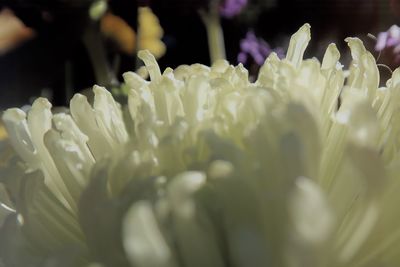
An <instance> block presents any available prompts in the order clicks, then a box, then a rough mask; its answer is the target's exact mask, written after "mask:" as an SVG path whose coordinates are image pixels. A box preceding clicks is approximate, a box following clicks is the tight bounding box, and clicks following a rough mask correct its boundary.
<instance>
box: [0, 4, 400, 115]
mask: <svg viewBox="0 0 400 267" xmlns="http://www.w3.org/2000/svg"><path fill="white" fill-rule="evenodd" d="M31 2H32V1H28V0H10V1H1V0H0V7H5V6H6V7H9V8H11V9H13V11H14V12H15V14H16V15H17V16H18V17H20V18H21V20H23V21H24V23H25V24H26V25H27V26H29V27H32V28H34V29H35V31H36V32H37V34H36V37H35V38H34V39H32V40H30V41H28V42H25V43H24V44H22V45H20V46H18V47H17V48H15V49H13V50H12V51H10V52H9V53H7V54H5V55H2V56H0V108H1V109H4V108H7V107H11V106H21V105H24V104H29V103H30V101H31V99H32V98H34V97H37V96H39V95H41V94H42V95H43V94H45V95H47V96H49V97H51V98H52V101H53V102H54V103H55V104H56V105H65V104H66V102H67V99H68V98H69V97H70V95H71V93H72V92H69V91H68V90H71V89H68V90H67V91H66V73H67V72H66V70H67V69H68V75H69V76H68V77H69V78H70V79H71V80H72V85H69V87H71V86H72V88H73V92H78V91H81V90H83V89H85V88H88V87H90V86H91V85H93V84H94V83H95V79H94V74H93V70H92V67H91V63H90V60H89V56H88V53H87V51H86V49H85V47H84V45H83V43H82V40H81V38H80V37H81V33H82V29H84V25H86V24H87V23H89V22H88V21H87V17H86V14H87V6H88V3H87V2H89V0H87V1H84V0H82V1H78V0H71V1H70V2H68V1H67V0H47V1H46V0H41V1H39V0H36V1H33V2H35V5H32V4H31ZM145 2H146V3H145V4H149V5H150V6H151V8H152V9H153V11H154V13H155V14H156V15H157V16H158V18H159V20H160V24H161V26H162V27H163V29H164V37H163V41H164V43H165V44H166V46H167V52H166V54H165V55H164V56H163V57H162V58H160V60H159V64H160V66H161V68H162V69H164V68H165V67H167V66H170V67H176V66H178V65H180V64H191V63H203V64H209V55H208V47H207V38H206V30H205V28H204V25H203V23H202V21H201V19H200V17H199V15H198V10H199V8H206V6H207V2H206V1H200V0H158V1H156V0H153V1H145ZM71 3H73V4H71ZM138 4H143V3H142V2H140V3H138V2H137V1H134V0H129V1H128V0H127V1H123V0H113V1H111V2H110V8H111V10H112V12H113V13H114V14H116V15H119V16H121V17H122V18H124V19H125V20H126V21H127V22H128V23H129V24H130V25H131V27H132V28H134V29H136V27H137V25H136V19H137V12H136V10H137V9H136V7H137V5H138ZM43 10H45V12H46V13H45V14H47V13H50V15H51V17H52V20H51V21H50V22H49V21H46V20H45V19H44V18H43ZM397 19H398V17H397V16H396V15H395V12H394V11H393V8H392V6H391V5H390V4H389V0H319V1H318V0H275V1H271V0H270V1H262V0H253V1H252V0H249V5H248V7H247V8H246V11H245V12H243V13H242V14H240V15H239V16H237V17H235V18H233V19H222V26H223V29H224V35H225V44H226V51H227V58H228V60H229V61H230V62H231V63H233V64H236V63H237V61H236V57H237V54H238V52H239V49H240V47H239V43H240V39H241V38H243V37H244V36H245V34H246V32H247V30H248V29H250V28H251V29H253V30H254V31H255V32H256V34H257V35H258V36H260V37H262V38H264V39H265V40H267V41H268V42H269V43H271V44H272V46H277V45H282V46H285V45H287V40H288V37H289V36H290V34H292V33H294V32H295V31H296V30H297V29H298V28H299V27H300V26H301V25H302V24H304V23H305V22H309V23H310V24H311V26H312V36H313V37H312V43H311V46H310V48H309V49H308V50H307V54H308V55H317V56H320V55H321V54H322V51H323V50H324V49H325V46H326V45H327V44H328V43H329V42H332V41H334V42H336V43H338V46H339V47H340V48H341V49H344V48H345V43H344V42H343V39H344V38H345V37H347V36H359V37H362V38H364V37H365V36H366V34H367V33H369V32H370V33H373V34H377V32H379V31H383V30H387V28H388V27H389V26H390V25H391V24H393V23H395V22H396V21H397ZM284 48H285V49H286V47H284ZM109 53H110V54H109V55H108V56H109V59H110V60H111V59H112V57H113V56H115V54H116V53H118V52H117V51H114V50H113V49H110V52H109ZM119 56H120V59H121V61H120V62H121V64H120V68H119V73H118V74H117V76H118V78H119V79H120V78H121V74H122V73H123V72H125V71H128V70H134V68H135V62H136V59H135V57H134V56H127V55H124V54H120V55H119ZM43 89H45V90H43Z"/></svg>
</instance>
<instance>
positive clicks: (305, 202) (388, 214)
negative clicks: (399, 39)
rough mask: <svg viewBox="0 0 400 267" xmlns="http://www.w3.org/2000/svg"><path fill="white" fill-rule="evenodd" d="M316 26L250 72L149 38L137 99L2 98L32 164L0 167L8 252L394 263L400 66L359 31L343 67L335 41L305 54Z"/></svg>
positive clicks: (16, 141)
mask: <svg viewBox="0 0 400 267" xmlns="http://www.w3.org/2000/svg"><path fill="white" fill-rule="evenodd" d="M309 41H310V26H309V25H308V24H306V25H304V26H303V27H301V28H300V30H299V31H298V32H297V33H296V34H294V35H293V37H292V39H291V42H290V45H289V49H288V52H287V57H286V59H283V60H280V59H279V58H278V57H277V56H276V55H275V54H271V55H270V56H269V58H268V59H267V60H266V62H265V64H264V65H263V67H262V68H261V70H260V73H259V77H258V79H257V81H256V82H254V83H251V82H249V80H248V73H247V70H246V69H245V68H243V66H242V65H239V66H236V67H235V66H231V65H229V64H228V63H227V62H225V61H219V62H217V63H215V64H214V65H213V66H211V67H207V66H203V65H200V64H194V65H191V66H180V67H178V68H177V69H175V70H173V69H170V68H168V69H166V70H165V71H164V72H163V73H161V72H160V69H159V67H158V65H157V63H156V62H155V59H154V57H153V56H152V55H151V54H150V53H148V52H146V51H142V52H140V53H139V57H140V58H141V59H142V60H143V61H144V63H145V65H146V68H147V70H148V72H149V74H150V81H146V80H143V79H142V78H141V77H140V76H138V75H136V74H135V73H126V74H125V75H124V79H125V83H126V84H127V86H129V87H130V88H131V91H130V95H129V101H128V105H127V107H121V106H120V105H119V104H118V103H116V102H115V101H114V100H113V98H112V96H111V94H110V93H109V92H108V91H107V90H105V89H104V88H101V87H98V86H95V87H94V89H93V90H94V94H95V97H94V102H93V104H90V103H88V101H87V99H86V97H84V96H82V95H79V94H77V95H75V96H74V97H73V99H72V100H71V103H70V112H69V113H58V114H52V112H51V105H50V103H49V102H48V101H47V100H46V99H43V98H40V99H38V100H36V101H35V102H34V104H33V105H32V108H31V109H30V111H29V112H28V114H25V112H23V111H22V110H20V109H9V110H7V111H6V112H5V113H4V115H3V120H4V122H5V125H6V127H7V130H8V132H9V136H10V140H11V142H12V145H13V146H14V148H15V151H16V152H17V154H18V155H19V157H20V158H21V159H22V162H23V164H21V163H18V164H15V165H13V167H12V168H11V169H12V172H11V171H9V172H4V174H3V175H2V181H3V182H4V184H5V186H6V188H7V189H8V192H9V195H10V199H11V200H10V203H13V207H12V208H13V209H15V210H16V211H15V213H13V214H11V215H10V216H9V217H8V219H7V220H6V221H5V223H4V225H3V228H2V233H1V238H0V255H1V257H2V260H3V262H4V263H5V264H6V266H24V267H25V266H85V265H87V264H89V263H93V262H95V263H96V264H95V265H91V266H139V267H162V266H168V267H170V266H171V267H172V266H190V267H196V266H199V267H202V266H209V267H223V266H244V267H245V266H246V267H247V266H252V267H254V266H276V267H297V266H299V267H300V266H310V267H329V266H332V267H350V266H351V267H364V266H365V267H367V266H368V267H370V266H400V254H399V253H398V252H399V251H400V211H399V210H398V208H397V203H398V202H399V201H400V194H399V192H400V157H399V149H400V138H399V131H400V116H399V114H400V113H399V112H398V111H399V108H400V104H399V103H400V70H399V69H398V70H396V71H394V73H393V76H392V79H390V80H389V81H388V82H387V83H386V87H382V88H379V87H378V86H379V72H378V69H377V65H376V63H375V60H374V58H373V56H372V55H371V54H370V53H369V52H368V51H366V49H365V48H364V46H363V44H362V42H361V41H360V40H359V39H357V38H348V39H346V41H347V42H348V45H349V47H350V49H351V54H352V57H353V61H352V63H351V66H350V68H349V70H347V71H344V70H343V69H342V65H341V64H340V63H339V57H340V54H339V52H338V50H337V49H336V46H335V45H334V44H331V45H330V46H329V47H328V48H327V50H326V53H325V56H324V58H323V61H322V63H320V62H319V61H318V60H316V59H314V58H313V59H307V60H303V53H304V51H305V49H306V47H307V44H308V42H309ZM2 195H4V194H2ZM9 205H11V204H9ZM3 206H4V207H8V206H6V205H5V204H4V205H3ZM66 258H67V259H69V261H66V260H65V259H66ZM71 259H74V260H71ZM66 262H68V263H66ZM61 263H62V264H64V265H61ZM46 264H47V265H46ZM51 264H53V265H51ZM68 264H69V265H68Z"/></svg>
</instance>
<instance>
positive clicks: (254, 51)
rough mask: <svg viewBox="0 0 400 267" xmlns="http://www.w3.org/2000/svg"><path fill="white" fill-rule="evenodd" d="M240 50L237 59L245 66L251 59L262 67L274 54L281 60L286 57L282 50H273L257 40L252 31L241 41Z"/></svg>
mask: <svg viewBox="0 0 400 267" xmlns="http://www.w3.org/2000/svg"><path fill="white" fill-rule="evenodd" d="M240 50H241V52H240V53H239V55H238V58H237V59H238V62H240V63H243V64H246V63H247V62H248V60H249V58H251V59H252V60H253V61H254V62H255V63H256V64H257V65H259V66H261V65H262V64H263V63H264V61H265V59H266V58H267V57H268V55H269V54H271V53H272V52H275V53H276V54H277V55H278V57H279V58H283V57H284V56H285V54H284V52H283V49H282V48H280V47H278V48H275V49H272V48H271V47H270V45H269V44H268V43H267V42H266V41H264V40H263V39H261V38H257V37H256V35H255V34H254V32H252V31H249V32H247V34H246V38H244V39H242V40H241V41H240Z"/></svg>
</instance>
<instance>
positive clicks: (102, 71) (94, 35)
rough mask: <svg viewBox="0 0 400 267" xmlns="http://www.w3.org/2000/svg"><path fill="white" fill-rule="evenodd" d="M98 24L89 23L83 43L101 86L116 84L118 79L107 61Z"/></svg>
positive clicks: (97, 81)
mask: <svg viewBox="0 0 400 267" xmlns="http://www.w3.org/2000/svg"><path fill="white" fill-rule="evenodd" d="M97 26H98V25H96V24H91V25H88V28H87V30H86V31H85V33H84V35H83V43H84V44H85V46H86V49H87V51H88V54H89V57H90V61H91V62H92V67H93V70H94V75H95V78H96V83H97V84H98V85H101V86H109V85H113V84H116V83H117V79H116V77H115V74H114V73H113V72H112V71H111V68H110V66H109V62H108V61H107V56H106V50H105V47H104V43H103V40H102V38H101V35H100V30H99V29H98V27H97Z"/></svg>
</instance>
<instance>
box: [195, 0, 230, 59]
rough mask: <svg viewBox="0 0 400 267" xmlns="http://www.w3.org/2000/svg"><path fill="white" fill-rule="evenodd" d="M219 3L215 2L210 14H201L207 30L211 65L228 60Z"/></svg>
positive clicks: (212, 4) (202, 12)
mask: <svg viewBox="0 0 400 267" xmlns="http://www.w3.org/2000/svg"><path fill="white" fill-rule="evenodd" d="M218 3H219V1H213V2H212V3H211V6H210V11H209V12H204V11H201V12H200V15H201V17H202V19H203V22H204V25H205V26H206V29H207V37H208V48H209V51H210V61H211V64H212V63H214V62H215V61H217V60H218V59H226V55H225V42H224V33H223V30H222V27H221V23H220V18H219V13H218Z"/></svg>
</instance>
